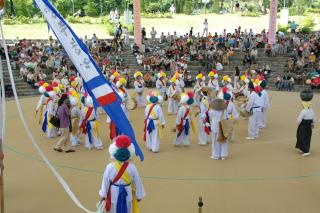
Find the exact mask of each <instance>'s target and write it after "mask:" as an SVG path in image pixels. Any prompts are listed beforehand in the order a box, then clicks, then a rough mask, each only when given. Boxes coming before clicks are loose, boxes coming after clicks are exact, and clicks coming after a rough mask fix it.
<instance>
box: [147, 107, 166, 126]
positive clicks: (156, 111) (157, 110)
mask: <svg viewBox="0 0 320 213" xmlns="http://www.w3.org/2000/svg"><path fill="white" fill-rule="evenodd" d="M152 105H153V104H149V105H147V106H146V109H145V113H144V116H145V118H146V119H149V118H151V119H159V121H160V124H161V125H165V123H166V122H165V120H164V115H163V112H162V109H161V106H160V105H158V104H156V105H155V106H154V107H153V109H152V111H153V112H154V115H155V117H154V116H153V113H151V114H150V115H149V117H148V118H147V116H148V114H149V111H150V108H151V106H152Z"/></svg>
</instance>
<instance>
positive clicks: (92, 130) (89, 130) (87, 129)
mask: <svg viewBox="0 0 320 213" xmlns="http://www.w3.org/2000/svg"><path fill="white" fill-rule="evenodd" d="M81 117H82V119H81V130H82V133H83V134H85V137H86V139H85V147H86V148H87V149H89V150H91V149H92V148H93V147H95V148H96V149H98V150H101V149H103V146H102V142H101V139H100V136H99V129H98V127H99V122H98V121H97V119H98V114H97V113H96V111H95V109H94V108H93V100H92V98H91V97H90V96H89V95H88V96H87V97H86V98H85V106H83V107H82V110H81Z"/></svg>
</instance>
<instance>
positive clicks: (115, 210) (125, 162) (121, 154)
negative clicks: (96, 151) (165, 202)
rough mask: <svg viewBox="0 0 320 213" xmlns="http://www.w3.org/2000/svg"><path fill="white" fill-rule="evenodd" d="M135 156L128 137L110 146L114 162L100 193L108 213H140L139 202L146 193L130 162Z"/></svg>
mask: <svg viewBox="0 0 320 213" xmlns="http://www.w3.org/2000/svg"><path fill="white" fill-rule="evenodd" d="M134 154H135V149H134V146H133V144H132V143H131V140H130V138H129V137H128V136H126V135H120V136H118V137H116V138H115V139H114V142H113V143H112V144H111V145H110V146H109V155H110V158H111V160H112V161H113V162H111V163H109V164H108V165H107V166H106V169H105V171H104V173H103V178H102V184H101V189H100V191H99V195H100V197H101V201H102V202H105V204H106V205H105V207H106V212H108V213H119V212H127V213H135V212H139V209H138V202H139V201H141V200H142V199H143V197H144V196H145V191H144V187H143V184H142V181H141V178H140V175H139V173H138V170H137V168H136V166H135V165H134V164H133V163H131V162H130V160H131V159H132V157H133V156H134Z"/></svg>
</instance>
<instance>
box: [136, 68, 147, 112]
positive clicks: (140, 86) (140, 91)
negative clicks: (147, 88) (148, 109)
mask: <svg viewBox="0 0 320 213" xmlns="http://www.w3.org/2000/svg"><path fill="white" fill-rule="evenodd" d="M142 77H143V75H142V73H141V72H136V73H135V74H134V78H135V79H136V80H135V81H134V90H135V92H136V93H137V104H138V107H145V106H146V101H145V100H144V98H143V90H144V81H143V79H142Z"/></svg>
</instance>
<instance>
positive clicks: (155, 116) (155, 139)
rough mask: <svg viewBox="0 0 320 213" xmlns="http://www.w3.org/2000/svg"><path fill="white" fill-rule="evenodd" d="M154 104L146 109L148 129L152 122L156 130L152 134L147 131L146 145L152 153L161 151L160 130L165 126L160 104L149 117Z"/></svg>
mask: <svg viewBox="0 0 320 213" xmlns="http://www.w3.org/2000/svg"><path fill="white" fill-rule="evenodd" d="M152 105H153V104H149V105H147V106H146V109H145V119H146V120H147V127H148V124H149V123H150V122H153V124H154V130H152V132H151V133H149V132H148V130H147V129H146V144H147V148H148V150H151V151H152V152H159V151H160V135H159V131H162V130H161V129H159V128H162V125H165V120H164V115H163V112H162V109H161V106H160V105H159V104H156V105H155V106H154V107H153V109H152V111H153V113H150V115H149V117H147V116H148V114H149V112H150V108H151V106H152Z"/></svg>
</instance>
